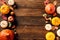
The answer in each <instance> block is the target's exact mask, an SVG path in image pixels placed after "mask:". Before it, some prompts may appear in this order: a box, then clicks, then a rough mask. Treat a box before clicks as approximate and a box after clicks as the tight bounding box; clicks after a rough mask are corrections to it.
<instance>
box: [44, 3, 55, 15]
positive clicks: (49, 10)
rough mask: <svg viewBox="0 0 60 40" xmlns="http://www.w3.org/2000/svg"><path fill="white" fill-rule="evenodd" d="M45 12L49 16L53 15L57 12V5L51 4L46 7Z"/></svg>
mask: <svg viewBox="0 0 60 40" xmlns="http://www.w3.org/2000/svg"><path fill="white" fill-rule="evenodd" d="M45 11H46V13H47V14H53V13H54V12H55V5H54V4H52V3H49V4H47V5H46V7H45Z"/></svg>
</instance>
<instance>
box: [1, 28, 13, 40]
mask: <svg viewBox="0 0 60 40" xmlns="http://www.w3.org/2000/svg"><path fill="white" fill-rule="evenodd" d="M13 39H14V33H13V31H12V30H9V29H5V30H2V31H1V32H0V40H13Z"/></svg>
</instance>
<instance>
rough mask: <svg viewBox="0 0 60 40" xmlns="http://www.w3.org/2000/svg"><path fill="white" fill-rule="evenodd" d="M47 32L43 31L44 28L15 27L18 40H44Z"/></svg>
mask: <svg viewBox="0 0 60 40" xmlns="http://www.w3.org/2000/svg"><path fill="white" fill-rule="evenodd" d="M47 32H48V31H46V30H45V28H44V26H27V25H25V26H20V27H17V33H18V34H19V40H20V39H30V40H34V39H36V40H38V39H39V40H45V34H46V33H47Z"/></svg>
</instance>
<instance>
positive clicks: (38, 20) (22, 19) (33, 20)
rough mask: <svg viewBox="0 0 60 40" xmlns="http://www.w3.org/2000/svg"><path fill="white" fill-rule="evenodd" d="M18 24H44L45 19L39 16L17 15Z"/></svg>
mask: <svg viewBox="0 0 60 40" xmlns="http://www.w3.org/2000/svg"><path fill="white" fill-rule="evenodd" d="M16 18H17V22H18V25H41V26H42V25H45V19H44V18H43V17H41V16H17V17H16Z"/></svg>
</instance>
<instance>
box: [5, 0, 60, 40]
mask: <svg viewBox="0 0 60 40" xmlns="http://www.w3.org/2000/svg"><path fill="white" fill-rule="evenodd" d="M7 1H8V0H6V2H7ZM44 1H45V0H15V2H16V4H17V6H18V9H16V10H15V14H16V16H17V17H16V19H17V23H18V26H17V28H16V31H17V33H18V40H46V39H45V35H46V33H47V32H48V31H46V30H45V28H44V26H45V19H44V18H43V17H42V15H43V14H44V13H45V10H44V8H45V6H44ZM53 1H54V0H50V2H51V3H53ZM57 2H58V3H57V6H59V5H60V0H57ZM57 6H56V7H57ZM15 40H16V39H15Z"/></svg>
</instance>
